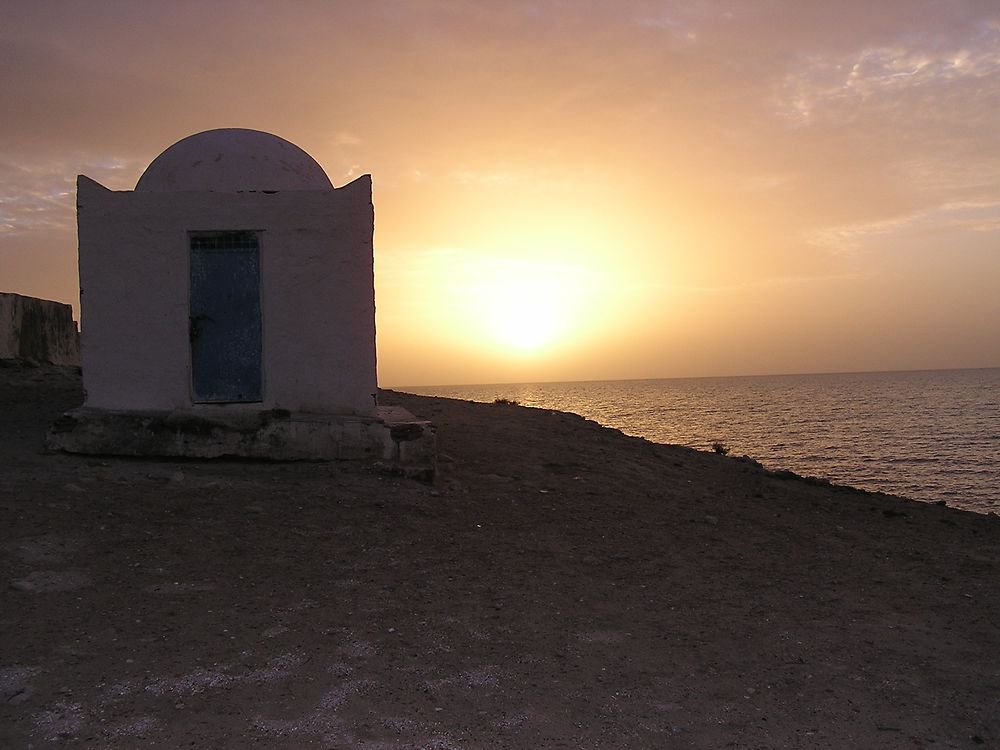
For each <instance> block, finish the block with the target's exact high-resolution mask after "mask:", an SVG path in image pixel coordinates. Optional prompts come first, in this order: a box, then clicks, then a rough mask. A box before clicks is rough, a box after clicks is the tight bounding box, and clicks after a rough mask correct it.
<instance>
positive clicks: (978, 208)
mask: <svg viewBox="0 0 1000 750" xmlns="http://www.w3.org/2000/svg"><path fill="white" fill-rule="evenodd" d="M997 231H1000V201H995V202H977V201H959V202H954V203H946V204H943V205H940V206H935V207H933V208H928V209H925V210H922V211H917V212H914V213H911V214H906V215H901V216H895V217H890V218H887V219H882V220H879V221H870V222H861V223H857V224H845V225H843V226H836V227H828V228H825V229H821V230H817V231H815V232H813V233H812V237H811V240H812V242H814V243H815V244H818V245H821V246H825V247H828V248H831V249H833V250H835V251H837V252H857V251H860V250H863V249H865V248H867V247H870V246H871V245H872V244H873V243H875V242H881V243H882V244H886V243H888V244H898V242H899V241H900V240H905V239H906V238H913V237H926V236H927V235H928V234H930V233H934V234H938V235H949V234H951V235H952V236H953V237H954V238H955V240H956V244H957V239H958V237H960V236H961V233H965V232H977V233H985V232H997Z"/></svg>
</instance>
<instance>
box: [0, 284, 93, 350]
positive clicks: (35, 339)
mask: <svg viewBox="0 0 1000 750" xmlns="http://www.w3.org/2000/svg"><path fill="white" fill-rule="evenodd" d="M0 359H30V360H33V361H35V362H49V363H52V364H54V365H79V364H80V339H79V336H78V334H77V330H76V323H75V322H74V321H73V308H72V307H70V306H69V305H65V304H63V303H61V302H53V301H51V300H47V299H38V298H37V297H25V296H23V295H21V294H11V293H8V292H0Z"/></svg>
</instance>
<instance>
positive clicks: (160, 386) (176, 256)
mask: <svg viewBox="0 0 1000 750" xmlns="http://www.w3.org/2000/svg"><path fill="white" fill-rule="evenodd" d="M77 192H78V205H79V210H78V223H79V238H80V286H81V330H82V359H83V378H84V388H85V389H86V392H87V401H86V406H89V407H95V408H101V409H121V410H162V409H169V410H173V409H184V408H195V409H205V410H209V409H214V410H219V409H223V410H225V409H230V410H247V409H261V408H264V409H274V408H281V409H288V410H290V411H313V412H323V413H331V412H332V413H353V414H361V415H370V414H373V413H374V406H375V404H374V398H373V395H372V394H374V393H375V389H376V382H375V292H374V273H373V244H372V243H373V229H374V209H373V208H372V203H371V178H370V177H369V176H367V175H366V176H364V177H361V178H359V179H357V180H355V181H354V182H352V183H350V184H349V185H346V186H344V187H342V188H339V189H336V190H301V191H282V192H244V193H211V192H203V193H202V192H175V193H155V192H112V191H110V190H107V189H106V188H104V187H103V186H101V185H99V184H98V183H96V182H94V181H93V180H90V179H88V178H86V177H83V176H81V177H80V178H79V181H78V186H77ZM234 230H258V231H260V237H261V247H260V258H261V278H260V283H261V314H262V320H263V331H262V337H263V341H262V348H263V352H262V356H263V378H264V395H263V403H262V404H228V405H194V404H193V402H192V398H191V354H190V342H189V339H188V315H189V285H190V270H189V263H190V245H189V236H188V233H189V232H192V231H234Z"/></svg>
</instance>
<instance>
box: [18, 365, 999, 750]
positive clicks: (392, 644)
mask: <svg viewBox="0 0 1000 750" xmlns="http://www.w3.org/2000/svg"><path fill="white" fill-rule="evenodd" d="M81 400H82V395H81V391H80V383H79V377H78V375H77V374H76V373H75V371H73V370H70V369H62V368H55V367H29V366H25V365H23V364H11V363H7V364H6V366H4V367H0V406H2V410H3V414H4V419H3V422H2V426H0V466H2V467H3V468H2V473H0V512H2V514H3V523H2V524H0V561H2V565H3V568H2V570H3V580H2V581H0V584H2V593H0V597H2V599H0V627H2V633H3V639H2V644H3V645H2V649H0V746H3V747H11V748H20V747H48V746H62V745H73V746H82V747H102V748H118V747H121V748H131V747H138V746H141V747H162V748H175V747H179V746H192V747H219V748H228V747H232V748H242V747H247V746H255V747H274V748H299V747H308V746H315V747H323V748H354V747H360V748H540V747H567V748H625V747H634V748H645V747H676V748H705V747H735V748H786V747H802V748H845V747H866V748H867V747H879V748H903V747H905V748H912V747H955V748H962V747H976V746H985V747H991V746H996V745H997V744H998V743H1000V701H998V696H1000V657H998V656H997V654H1000V616H998V613H1000V587H998V586H997V573H998V570H1000V565H998V560H1000V518H998V517H997V516H995V515H979V514H975V513H969V512H963V511H959V510H955V509H952V508H947V507H941V506H937V505H928V504H922V503H916V502H912V501H909V500H905V499H901V498H895V497H890V496H885V495H874V494H868V493H865V492H860V491H857V490H852V489H850V488H844V487H836V486H831V485H828V484H826V483H823V482H817V481H804V480H802V478H799V477H795V476H794V475H792V476H789V475H780V474H775V473H771V472H767V471H765V470H763V469H762V468H761V467H759V466H758V465H755V463H754V462H752V461H744V460H740V459H734V458H729V457H724V456H722V455H716V454H712V453H701V452H697V451H691V450H688V449H683V448H679V447H674V446H664V445H656V444H652V443H649V442H647V441H644V440H641V439H638V438H632V437H627V436H625V435H623V434H621V433H620V432H618V431H615V430H611V429H608V428H604V427H601V426H599V425H597V424H595V423H593V422H589V421H587V420H584V419H582V418H580V417H577V416H574V415H570V414H564V413H557V412H549V411H546V410H540V409H527V408H522V407H518V406H514V405H509V404H507V405H505V404H496V405H493V404H476V403H470V402H460V401H453V400H449V399H442V398H431V397H419V396H413V395H408V394H402V393H393V392H384V393H383V394H381V397H380V401H381V402H383V403H386V404H390V405H399V406H403V407H405V408H406V409H408V410H409V411H411V412H413V413H414V414H416V415H418V416H419V417H423V418H428V419H431V420H433V421H434V422H435V423H436V424H437V425H438V440H439V448H440V451H441V456H440V460H439V466H438V468H439V471H438V479H437V482H436V483H435V484H434V485H426V484H421V483H419V482H415V481H412V480H407V479H404V478H401V477H394V476H391V475H386V474H384V473H380V472H378V471H376V470H375V468H374V467H372V466H369V465H367V464H363V463H268V462H250V461H219V460H216V461H172V460H161V461H156V460H143V459H124V458H111V457H99V458H95V457H79V456H69V455H62V454H52V453H46V452H44V450H43V448H42V446H43V444H44V435H45V430H46V428H47V427H48V425H49V424H50V423H51V422H52V421H54V420H55V419H56V418H57V417H58V416H59V414H60V413H62V412H63V411H65V410H68V409H70V408H73V407H75V406H78V405H79V404H80V402H81Z"/></svg>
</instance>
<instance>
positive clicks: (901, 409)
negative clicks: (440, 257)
mask: <svg viewBox="0 0 1000 750" xmlns="http://www.w3.org/2000/svg"><path fill="white" fill-rule="evenodd" d="M398 390H405V391H408V392H410V393H419V394H425V395H433V396H446V397H449V398H459V399H466V400H471V401H485V402H492V401H494V400H496V399H511V400H514V401H517V402H518V403H520V404H522V405H524V406H535V407H541V408H544V409H553V410H559V411H569V412H574V413H576V414H580V415H582V416H584V417H587V418H588V419H592V420H595V421H597V422H600V423H601V424H603V425H607V426H609V427H615V428H617V429H619V430H621V431H622V432H624V433H626V434H629V435H638V436H641V437H644V438H647V439H649V440H651V441H654V442H657V443H669V444H675V445H684V446H688V447H691V448H696V449H698V450H713V444H715V443H719V444H721V446H723V447H724V448H725V449H728V453H729V455H731V456H743V455H747V456H751V457H752V458H754V459H756V460H758V461H760V462H761V463H762V464H763V465H764V466H766V467H767V468H769V469H774V470H779V469H787V470H790V471H793V472H795V473H796V474H800V475H803V476H812V477H820V478H823V479H828V480H830V481H831V482H834V483H836V484H846V485H851V486H853V487H858V488H861V489H866V490H871V491H879V492H886V493H889V494H893V495H902V496H904V497H909V498H911V499H914V500H923V501H927V502H939V501H942V500H943V501H945V502H946V503H947V504H948V505H950V506H953V507H956V508H963V509H965V510H971V511H976V512H979V513H990V512H993V513H1000V368H987V369H974V370H928V371H914V372H863V373H837V374H829V375H772V376H747V377H717V378H676V379H674V378H671V379H662V380H612V381H588V382H568V383H507V384H493V385H451V386H417V387H408V388H399V389H398Z"/></svg>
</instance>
